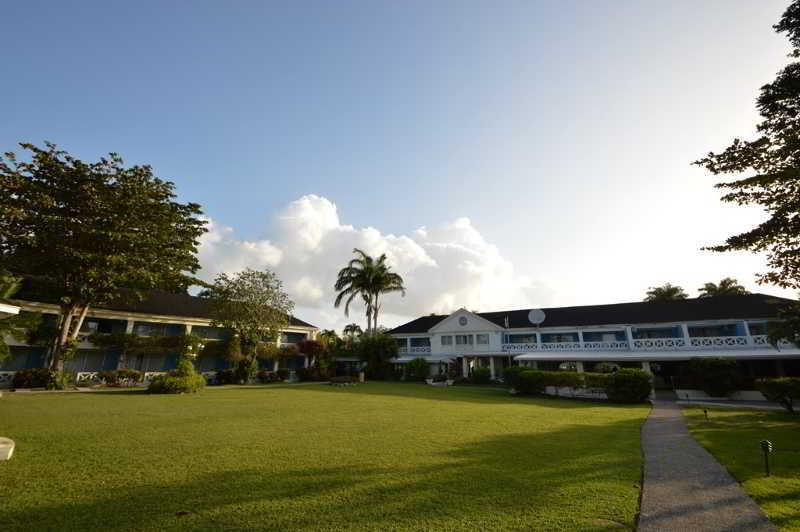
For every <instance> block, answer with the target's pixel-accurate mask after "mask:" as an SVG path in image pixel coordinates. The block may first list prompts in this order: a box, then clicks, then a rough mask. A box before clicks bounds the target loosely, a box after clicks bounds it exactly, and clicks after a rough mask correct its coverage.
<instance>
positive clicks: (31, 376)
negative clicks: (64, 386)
mask: <svg viewBox="0 0 800 532" xmlns="http://www.w3.org/2000/svg"><path fill="white" fill-rule="evenodd" d="M11 387H12V388H46V389H48V390H55V389H56V388H57V387H58V375H57V373H56V372H55V371H51V370H49V369H21V370H18V371H17V372H16V373H15V374H14V378H13V379H11Z"/></svg>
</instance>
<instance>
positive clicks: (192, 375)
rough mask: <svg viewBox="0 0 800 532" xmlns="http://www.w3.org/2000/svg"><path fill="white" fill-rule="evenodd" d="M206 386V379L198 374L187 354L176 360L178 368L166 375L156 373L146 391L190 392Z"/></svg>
mask: <svg viewBox="0 0 800 532" xmlns="http://www.w3.org/2000/svg"><path fill="white" fill-rule="evenodd" d="M205 387H206V379H205V377H203V376H202V375H198V374H197V372H196V371H195V369H194V364H193V363H192V361H191V359H189V357H187V356H182V357H180V359H179V360H178V369H176V370H174V371H170V372H169V374H167V375H157V376H156V377H154V378H153V380H151V381H150V385H149V386H148V387H147V391H148V393H192V392H196V391H199V390H202V389H203V388H205Z"/></svg>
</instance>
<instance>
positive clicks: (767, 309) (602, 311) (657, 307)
mask: <svg viewBox="0 0 800 532" xmlns="http://www.w3.org/2000/svg"><path fill="white" fill-rule="evenodd" d="M789 303H794V301H793V300H791V299H786V298H783V297H775V296H770V295H767V294H747V295H739V296H717V297H703V298H696V299H682V300H678V301H647V302H644V301H640V302H636V303H615V304H611V305H586V306H580V307H556V308H545V309H542V310H544V313H545V320H544V322H543V323H541V325H540V327H579V326H589V325H618V324H636V323H671V322H679V321H703V320H729V319H730V320H736V319H748V318H749V319H753V318H774V317H776V316H777V315H778V310H779V309H780V308H781V307H782V306H785V305H787V304H789ZM531 310H532V309H520V310H507V311H499V312H478V313H477V314H478V316H480V317H482V318H485V319H487V320H489V321H491V322H493V323H495V324H496V325H499V326H500V327H504V328H505V320H506V317H508V328H509V329H517V328H530V327H533V325H532V324H531V322H530V321H528V312H530V311H531ZM447 317H448V316H442V315H430V316H422V317H421V318H417V319H415V320H412V321H410V322H408V323H404V324H403V325H400V326H399V327H395V328H394V329H392V330H391V331H389V334H415V333H425V332H428V331H429V330H430V329H431V327H433V326H435V325H436V324H437V323H439V322H440V321H442V320H444V319H445V318H447Z"/></svg>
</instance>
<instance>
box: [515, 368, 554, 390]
mask: <svg viewBox="0 0 800 532" xmlns="http://www.w3.org/2000/svg"><path fill="white" fill-rule="evenodd" d="M549 373H556V372H554V371H539V370H536V369H527V368H526V369H525V370H524V371H521V372H520V373H519V376H518V377H517V385H516V386H515V388H516V390H517V392H519V393H521V394H526V395H535V394H540V393H544V390H545V388H546V387H547V386H548V384H549V383H548V381H549V376H548V374H549Z"/></svg>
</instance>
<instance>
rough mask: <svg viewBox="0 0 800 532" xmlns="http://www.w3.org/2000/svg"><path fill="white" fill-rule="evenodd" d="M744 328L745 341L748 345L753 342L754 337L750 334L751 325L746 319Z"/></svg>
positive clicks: (743, 324)
mask: <svg viewBox="0 0 800 532" xmlns="http://www.w3.org/2000/svg"><path fill="white" fill-rule="evenodd" d="M742 328H743V329H744V336H745V341H746V342H747V344H748V345H750V344H752V343H753V337H752V336H750V326H749V325H748V324H747V322H746V321H743V322H742Z"/></svg>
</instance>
